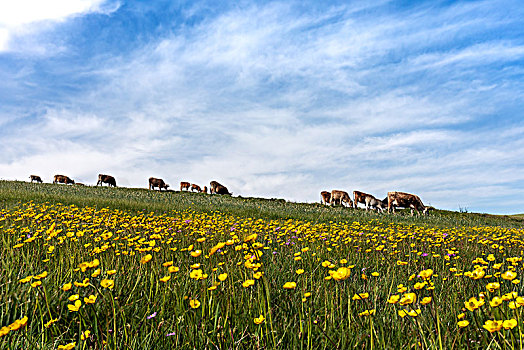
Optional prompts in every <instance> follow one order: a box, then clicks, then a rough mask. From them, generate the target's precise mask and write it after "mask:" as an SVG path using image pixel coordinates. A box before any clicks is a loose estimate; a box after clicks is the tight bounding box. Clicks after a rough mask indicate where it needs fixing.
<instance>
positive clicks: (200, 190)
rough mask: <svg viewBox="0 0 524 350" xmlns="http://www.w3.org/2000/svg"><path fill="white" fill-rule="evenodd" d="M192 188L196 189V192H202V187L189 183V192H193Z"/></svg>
mask: <svg viewBox="0 0 524 350" xmlns="http://www.w3.org/2000/svg"><path fill="white" fill-rule="evenodd" d="M193 190H196V191H197V192H198V193H200V192H202V189H201V188H200V186H198V185H197V184H191V192H193Z"/></svg>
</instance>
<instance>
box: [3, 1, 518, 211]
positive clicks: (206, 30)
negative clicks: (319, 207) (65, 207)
mask: <svg viewBox="0 0 524 350" xmlns="http://www.w3.org/2000/svg"><path fill="white" fill-rule="evenodd" d="M91 5H92V4H91ZM506 5H507V6H510V7H512V6H513V7H518V6H515V5H516V3H515V2H512V1H508V2H507V3H506ZM90 8H93V7H90ZM86 11H87V10H86ZM89 11H91V10H89ZM97 11H99V10H97ZM519 11H520V10H518V9H517V10H516V12H514V13H510V14H509V15H508V14H507V11H502V10H501V9H500V8H498V7H495V6H494V5H493V4H492V3H491V2H473V3H460V4H455V5H452V6H435V5H433V3H426V4H423V5H420V6H415V7H411V8H395V7H394V5H393V4H392V3H388V2H383V3H380V4H373V5H369V4H367V3H363V2H362V3H357V4H355V5H352V6H348V5H337V6H334V5H333V6H330V5H322V6H317V7H313V6H311V7H307V6H301V5H300V4H299V3H286V2H271V3H269V4H264V5H260V4H251V3H243V4H242V5H239V6H236V7H232V8H228V9H226V10H222V11H219V10H210V8H209V7H208V6H207V3H206V2H200V3H197V4H196V5H194V6H190V7H188V8H185V9H183V11H182V12H181V13H182V14H181V15H180V16H179V17H176V15H175V14H171V15H173V16H175V19H174V21H175V22H176V21H179V22H180V24H179V25H177V26H175V27H174V28H173V29H169V30H164V31H161V34H159V35H158V36H157V37H156V38H155V39H153V40H147V41H145V42H141V43H140V45H137V47H136V48H134V49H133V50H130V51H125V52H122V53H121V54H117V55H115V54H114V52H111V54H110V55H109V54H108V53H107V52H98V53H96V54H93V56H92V58H91V59H90V60H89V61H86V62H85V65H82V68H81V70H80V69H79V66H78V65H77V64H75V65H72V66H71V68H68V66H64V67H61V68H62V69H61V71H60V73H53V77H56V78H57V79H64V77H65V76H69V77H73V78H75V79H78V80H79V81H83V83H79V84H78V86H76V85H75V89H73V90H67V89H62V88H61V89H60V90H59V91H57V93H58V94H60V96H61V97H60V99H57V98H55V99H53V98H52V97H51V96H50V95H46V96H45V103H44V104H42V103H40V104H38V103H35V102H34V101H30V102H31V103H34V105H33V106H32V107H31V108H28V109H21V108H20V107H12V111H15V113H14V114H15V115H16V116H17V117H15V118H9V119H7V118H6V119H5V120H4V124H3V128H4V130H8V132H7V131H6V132H5V133H3V134H1V132H0V134H1V135H2V137H1V138H0V147H2V149H4V150H5V151H4V153H3V154H2V155H1V156H0V168H1V171H0V173H1V175H0V176H8V177H18V178H24V177H27V176H28V175H25V174H26V173H27V174H28V173H29V172H41V173H42V174H43V175H45V176H46V177H51V176H52V174H53V173H54V172H62V173H67V174H70V175H71V176H74V177H77V178H79V179H80V180H82V181H85V182H94V181H95V180H96V174H97V173H98V172H106V173H112V174H113V175H115V176H116V177H117V180H119V182H120V183H121V184H122V185H127V186H142V187H143V186H146V185H147V184H146V179H147V178H148V177H149V176H160V177H164V178H165V179H166V180H167V181H168V182H169V183H171V185H173V184H174V183H176V182H178V181H181V180H189V181H193V182H197V183H202V184H205V183H208V182H209V181H210V180H212V179H217V180H219V181H222V182H224V183H225V184H226V185H228V187H229V188H230V190H232V191H233V192H234V193H235V194H242V195H249V196H266V197H283V198H287V199H290V200H297V201H318V198H317V197H318V193H319V192H320V191H321V190H324V189H333V188H339V189H347V190H348V191H351V190H353V189H360V190H364V191H369V192H371V193H374V194H376V195H377V196H379V197H382V196H385V193H386V192H387V191H388V190H404V191H409V192H416V193H418V194H420V195H421V197H422V199H423V200H425V201H428V202H430V203H431V204H432V205H435V206H439V207H444V208H450V209H457V207H458V205H462V206H464V205H467V206H468V207H469V208H470V209H473V210H481V211H492V212H493V211H494V212H514V211H522V210H524V203H522V202H520V205H522V207H521V208H518V207H516V205H518V204H519V202H518V201H517V202H511V201H502V200H501V198H502V197H501V196H504V198H505V197H507V196H509V195H511V196H521V197H522V194H524V187H523V186H522V183H523V182H522V180H523V178H522V176H521V175H519V174H522V173H523V172H522V168H523V167H524V161H523V160H522V157H521V155H520V153H521V152H520V150H521V149H522V146H523V145H522V142H521V141H520V140H522V139H523V138H522V136H524V135H523V134H522V130H523V128H524V125H523V124H522V121H521V119H519V117H518V115H519V114H518V113H521V112H520V111H521V110H522V108H521V107H522V102H521V99H520V98H519V96H522V93H523V92H524V86H523V84H522V83H521V79H520V78H519V75H518V73H515V72H518V66H520V65H521V64H522V62H523V59H524V57H523V55H524V49H523V47H524V42H522V40H521V39H520V38H519V37H518V36H515V35H514V34H513V33H514V31H515V30H517V31H518V30H521V29H515V28H519V27H518V24H519V21H520V22H522V21H521V20H519V18H522V17H519ZM118 15H119V12H118V11H116V12H115V16H118ZM194 18H200V20H198V21H195V22H191V21H193V19H194ZM189 19H192V20H191V21H189ZM184 21H189V22H187V23H186V22H184ZM190 23H191V24H190ZM508 28H510V30H508ZM108 30H109V29H108ZM497 31H498V34H492V33H493V32H497ZM65 55H66V56H67V54H65ZM512 68H515V69H512ZM0 73H2V70H0ZM3 74H7V75H9V76H10V77H12V79H11V80H10V81H9V82H6V83H3V84H4V86H6V85H5V84H12V85H14V86H13V87H14V88H15V89H21V90H20V91H27V90H26V88H23V89H22V87H21V84H23V81H27V78H30V79H34V77H35V76H37V75H38V73H37V72H33V71H31V70H30V69H28V68H25V72H24V73H23V74H22V73H20V72H19V73H18V76H17V75H15V74H14V73H13V72H11V71H8V70H5V72H4V73H3ZM520 74H522V72H521V73H520ZM22 77H23V78H22ZM35 88H36V89H38V88H42V83H41V82H40V81H39V80H38V79H37V86H36V87H35ZM1 89H2V84H0V90H1ZM13 98H14V97H13ZM10 102H12V100H10ZM0 112H4V114H5V115H7V114H8V113H6V112H5V110H4V111H2V110H0ZM9 114H11V113H9ZM6 120H7V121H6ZM497 120H499V121H501V122H497ZM5 174H7V175H5Z"/></svg>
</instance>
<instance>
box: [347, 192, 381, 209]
mask: <svg viewBox="0 0 524 350" xmlns="http://www.w3.org/2000/svg"><path fill="white" fill-rule="evenodd" d="M353 199H354V200H355V201H354V202H353V203H354V206H355V208H356V207H357V206H358V203H362V204H364V205H365V206H366V210H368V209H369V208H372V209H377V210H380V211H382V210H384V209H385V208H386V207H387V202H383V201H381V200H380V199H377V198H375V197H374V196H372V195H370V194H367V193H364V192H360V191H353Z"/></svg>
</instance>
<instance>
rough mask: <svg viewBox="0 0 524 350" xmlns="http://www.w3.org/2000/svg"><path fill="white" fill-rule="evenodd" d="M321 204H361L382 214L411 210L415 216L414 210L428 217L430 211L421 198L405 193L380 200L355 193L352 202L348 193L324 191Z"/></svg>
mask: <svg viewBox="0 0 524 350" xmlns="http://www.w3.org/2000/svg"><path fill="white" fill-rule="evenodd" d="M320 202H321V203H323V204H326V205H328V204H330V205H335V204H340V205H345V204H346V205H348V206H350V207H353V208H357V205H358V204H359V203H361V204H364V205H365V206H366V210H368V209H376V210H377V211H380V212H382V211H383V210H384V209H386V208H387V209H388V213H389V212H390V211H391V209H393V213H395V208H409V209H411V215H413V210H415V211H416V212H417V214H419V210H420V211H421V212H422V214H424V215H426V214H427V213H428V210H429V209H430V207H426V206H425V205H424V204H423V203H422V200H420V198H419V196H417V195H414V194H410V193H405V192H388V196H387V197H386V198H384V199H383V200H380V199H377V198H375V197H374V196H373V195H371V194H368V193H364V192H360V191H353V200H351V197H350V196H349V194H348V193H347V192H346V191H339V190H333V191H331V192H328V191H322V192H320Z"/></svg>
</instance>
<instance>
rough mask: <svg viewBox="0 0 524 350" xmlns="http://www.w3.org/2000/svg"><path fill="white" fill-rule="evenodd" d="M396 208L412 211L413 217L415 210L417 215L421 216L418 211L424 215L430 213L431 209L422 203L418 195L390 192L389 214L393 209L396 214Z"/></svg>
mask: <svg viewBox="0 0 524 350" xmlns="http://www.w3.org/2000/svg"><path fill="white" fill-rule="evenodd" d="M395 207H400V208H409V209H411V216H413V209H415V211H416V212H417V214H419V212H418V211H419V210H421V211H422V214H424V215H426V214H427V213H428V209H429V208H428V207H426V206H425V205H424V204H423V203H422V201H421V200H420V198H419V196H417V195H414V194H410V193H404V192H388V213H389V211H390V209H391V208H393V214H394V213H395Z"/></svg>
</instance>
